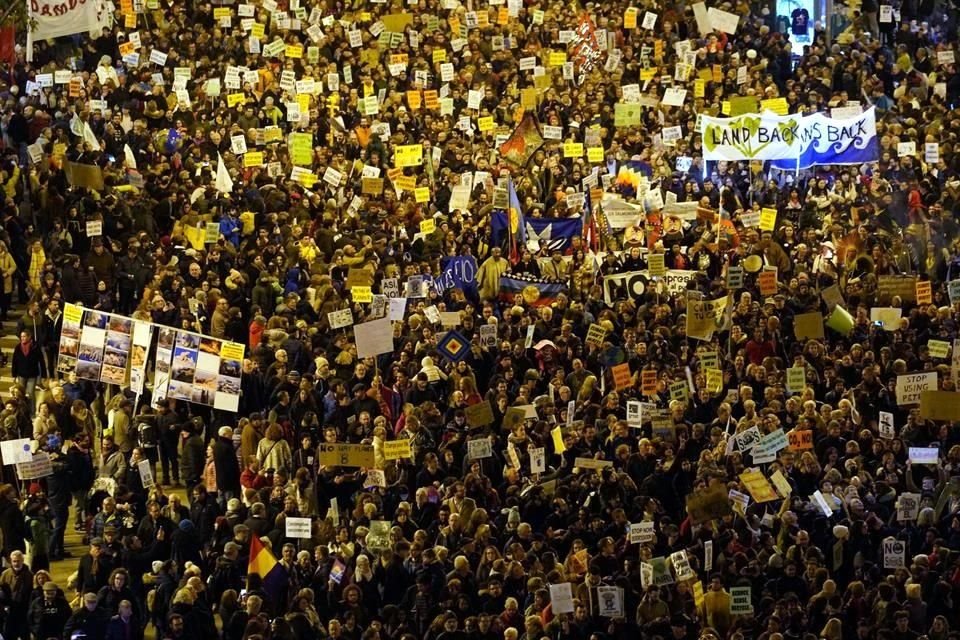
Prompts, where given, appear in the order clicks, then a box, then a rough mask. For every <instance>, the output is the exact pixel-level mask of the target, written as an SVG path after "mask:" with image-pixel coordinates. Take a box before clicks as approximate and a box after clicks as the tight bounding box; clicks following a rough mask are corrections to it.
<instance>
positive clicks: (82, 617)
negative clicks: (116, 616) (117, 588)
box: [63, 593, 110, 638]
mask: <svg viewBox="0 0 960 640" xmlns="http://www.w3.org/2000/svg"><path fill="white" fill-rule="evenodd" d="M109 620H110V618H109V616H108V615H107V613H106V612H105V611H104V610H103V609H101V608H100V607H99V606H98V605H97V594H95V593H87V594H85V595H84V596H83V606H82V607H80V608H79V609H77V611H76V612H75V613H74V614H73V615H72V616H70V619H69V620H67V624H66V625H65V626H64V627H63V637H64V638H72V637H73V636H74V635H75V634H82V635H83V636H84V637H86V638H103V637H104V636H105V635H106V633H107V622H109Z"/></svg>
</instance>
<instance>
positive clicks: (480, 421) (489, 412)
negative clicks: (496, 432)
mask: <svg viewBox="0 0 960 640" xmlns="http://www.w3.org/2000/svg"><path fill="white" fill-rule="evenodd" d="M463 413H464V415H466V418H467V424H468V425H470V426H471V427H484V426H486V425H488V424H493V407H491V406H490V401H489V400H484V401H483V402H478V403H477V404H472V405H470V406H468V407H466V408H465V409H464V410H463Z"/></svg>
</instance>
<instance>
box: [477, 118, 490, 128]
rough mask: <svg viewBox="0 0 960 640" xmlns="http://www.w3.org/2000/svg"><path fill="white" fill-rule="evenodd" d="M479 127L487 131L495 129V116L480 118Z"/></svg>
mask: <svg viewBox="0 0 960 640" xmlns="http://www.w3.org/2000/svg"><path fill="white" fill-rule="evenodd" d="M477 128H478V129H480V131H481V132H486V131H490V130H491V129H493V116H487V117H485V118H479V119H478V120H477Z"/></svg>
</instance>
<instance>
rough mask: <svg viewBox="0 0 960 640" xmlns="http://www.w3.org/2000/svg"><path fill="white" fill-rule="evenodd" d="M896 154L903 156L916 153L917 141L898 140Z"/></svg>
mask: <svg viewBox="0 0 960 640" xmlns="http://www.w3.org/2000/svg"><path fill="white" fill-rule="evenodd" d="M897 155H898V156H899V157H901V158H902V157H904V156H915V155H917V143H916V142H914V141H913V140H911V141H910V142H898V143H897Z"/></svg>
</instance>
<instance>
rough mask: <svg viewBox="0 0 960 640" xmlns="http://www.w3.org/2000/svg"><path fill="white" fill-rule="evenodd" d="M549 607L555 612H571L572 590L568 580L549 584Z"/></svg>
mask: <svg viewBox="0 0 960 640" xmlns="http://www.w3.org/2000/svg"><path fill="white" fill-rule="evenodd" d="M550 609H551V611H552V612H553V613H555V614H560V613H573V590H572V589H571V588H570V583H569V582H562V583H560V584H552V585H550Z"/></svg>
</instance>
